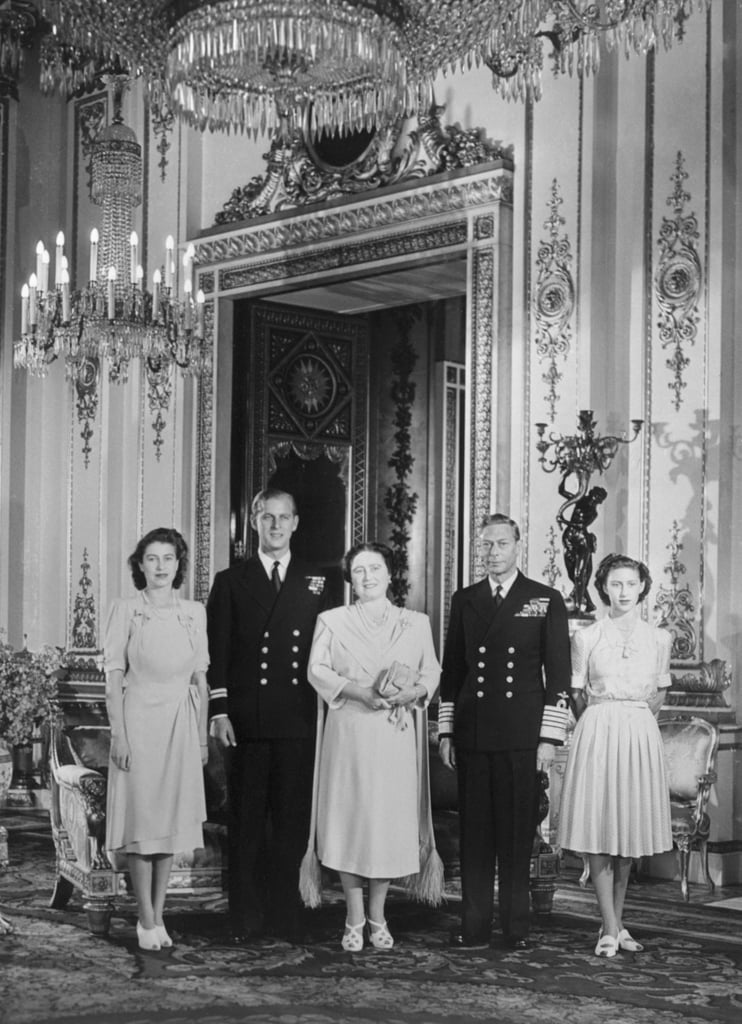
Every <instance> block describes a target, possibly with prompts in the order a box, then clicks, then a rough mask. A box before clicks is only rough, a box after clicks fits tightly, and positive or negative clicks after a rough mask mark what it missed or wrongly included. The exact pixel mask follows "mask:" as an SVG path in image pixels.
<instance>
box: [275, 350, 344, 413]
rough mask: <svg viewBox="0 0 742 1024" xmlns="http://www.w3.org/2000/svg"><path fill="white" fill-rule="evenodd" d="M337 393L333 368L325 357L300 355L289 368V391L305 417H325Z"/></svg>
mask: <svg viewBox="0 0 742 1024" xmlns="http://www.w3.org/2000/svg"><path fill="white" fill-rule="evenodd" d="M336 393H337V381H336V379H335V376H334V374H333V371H332V368H331V367H330V366H329V365H328V364H327V362H326V361H325V360H324V359H322V357H321V356H317V355H303V356H298V357H297V358H296V359H295V360H294V361H293V362H292V363H291V365H290V366H289V367H288V369H287V371H286V394H287V396H288V398H289V401H290V402H291V404H292V405H293V407H294V408H295V409H296V410H297V412H299V413H300V414H301V415H303V416H321V415H322V414H323V413H324V412H325V411H326V410H327V409H328V408H329V407H330V406H331V405H332V403H333V402H334V400H335V395H336Z"/></svg>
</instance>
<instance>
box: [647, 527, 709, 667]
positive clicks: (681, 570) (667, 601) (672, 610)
mask: <svg viewBox="0 0 742 1024" xmlns="http://www.w3.org/2000/svg"><path fill="white" fill-rule="evenodd" d="M667 548H668V550H669V551H670V560H669V562H667V563H666V564H665V566H664V571H665V573H666V575H667V576H669V578H670V584H669V586H668V585H666V584H664V583H663V584H661V585H660V587H659V589H658V592H657V596H656V598H655V611H656V613H657V615H658V621H657V625H658V626H662V627H663V628H664V629H668V630H669V631H670V632H671V633H672V634H673V642H672V660H673V661H691V660H693V659H694V658H695V657H696V647H697V642H698V641H697V636H696V628H695V625H694V616H695V605H694V603H693V595H692V594H691V591H690V587H689V586H688V584H687V583H685V584H683V585H682V586H681V585H680V583H679V581H680V577H681V576H683V575H685V572H686V568H685V565H683V563H682V562H681V561H680V558H679V556H680V552H681V551H682V550H683V545H682V544H681V542H680V525H679V523H678V521H677V519H674V520H673V523H672V531H671V536H670V543H669V544H668V545H667Z"/></svg>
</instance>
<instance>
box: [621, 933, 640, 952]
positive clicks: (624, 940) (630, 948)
mask: <svg viewBox="0 0 742 1024" xmlns="http://www.w3.org/2000/svg"><path fill="white" fill-rule="evenodd" d="M616 941H617V942H618V948H619V949H624V950H626V952H627V953H641V952H642V950H643V949H644V946H642V944H641V942H637V941H636V939H635V938H634V936H633V935H632V934H631V933H630V932H629V930H628V928H622V929H621V931H620V932H619V933H618V936H617V938H616Z"/></svg>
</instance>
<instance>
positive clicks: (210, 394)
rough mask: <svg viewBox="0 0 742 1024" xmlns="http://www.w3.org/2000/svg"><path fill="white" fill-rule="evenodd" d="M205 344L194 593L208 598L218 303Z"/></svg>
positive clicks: (199, 394) (207, 322)
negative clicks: (215, 316)
mask: <svg viewBox="0 0 742 1024" xmlns="http://www.w3.org/2000/svg"><path fill="white" fill-rule="evenodd" d="M204 345H205V347H206V350H207V351H208V352H209V353H210V356H211V357H210V358H209V359H208V360H207V361H206V365H205V367H204V371H203V373H202V374H201V376H200V377H198V378H197V383H196V387H195V390H196V409H197V414H196V451H195V453H194V455H195V467H196V521H195V539H194V541H195V542H194V548H195V550H194V552H193V596H194V599H195V600H196V601H204V602H205V601H206V599H207V597H208V596H209V587H210V586H211V493H212V466H213V434H214V369H213V368H214V359H213V352H214V303H213V302H211V301H207V302H206V303H205V304H204Z"/></svg>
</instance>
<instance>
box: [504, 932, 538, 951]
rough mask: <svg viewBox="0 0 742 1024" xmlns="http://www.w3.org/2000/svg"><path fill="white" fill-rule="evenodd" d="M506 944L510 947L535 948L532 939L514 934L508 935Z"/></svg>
mask: <svg viewBox="0 0 742 1024" xmlns="http://www.w3.org/2000/svg"><path fill="white" fill-rule="evenodd" d="M505 945H506V946H507V948H508V949H520V950H522V949H533V943H532V942H531V940H530V939H518V938H515V937H514V936H512V935H508V936H507V937H506V938H505Z"/></svg>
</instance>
